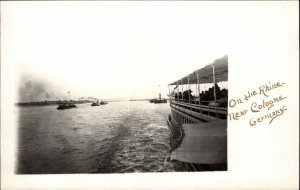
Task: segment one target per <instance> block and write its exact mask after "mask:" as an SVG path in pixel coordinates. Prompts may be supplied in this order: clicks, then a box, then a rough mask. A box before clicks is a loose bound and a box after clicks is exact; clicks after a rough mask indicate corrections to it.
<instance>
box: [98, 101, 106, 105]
mask: <svg viewBox="0 0 300 190" xmlns="http://www.w3.org/2000/svg"><path fill="white" fill-rule="evenodd" d="M106 104H108V102H107V101H103V100H101V101H100V105H106Z"/></svg>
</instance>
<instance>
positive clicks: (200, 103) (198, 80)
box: [196, 72, 202, 113]
mask: <svg viewBox="0 0 300 190" xmlns="http://www.w3.org/2000/svg"><path fill="white" fill-rule="evenodd" d="M196 74H197V84H198V85H197V86H198V95H199V110H200V113H202V110H201V103H200V101H201V99H200V84H199V74H198V72H196Z"/></svg>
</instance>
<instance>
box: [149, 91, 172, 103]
mask: <svg viewBox="0 0 300 190" xmlns="http://www.w3.org/2000/svg"><path fill="white" fill-rule="evenodd" d="M149 102H150V103H154V104H161V103H167V102H168V101H167V100H166V99H164V98H161V93H159V98H153V99H150V100H149Z"/></svg>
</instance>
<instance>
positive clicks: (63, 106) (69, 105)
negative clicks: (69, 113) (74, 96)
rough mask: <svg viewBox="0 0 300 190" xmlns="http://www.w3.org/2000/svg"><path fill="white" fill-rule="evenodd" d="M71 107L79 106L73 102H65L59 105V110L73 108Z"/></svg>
mask: <svg viewBox="0 0 300 190" xmlns="http://www.w3.org/2000/svg"><path fill="white" fill-rule="evenodd" d="M71 108H77V106H76V105H75V104H71V103H64V104H59V105H58V107H57V109H58V110H64V109H71Z"/></svg>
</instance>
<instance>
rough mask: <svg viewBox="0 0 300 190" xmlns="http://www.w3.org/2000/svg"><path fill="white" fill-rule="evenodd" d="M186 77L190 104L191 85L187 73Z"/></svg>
mask: <svg viewBox="0 0 300 190" xmlns="http://www.w3.org/2000/svg"><path fill="white" fill-rule="evenodd" d="M187 79H188V88H189V90H188V96H189V104H191V94H190V91H191V85H190V79H189V75H188V77H187Z"/></svg>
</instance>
